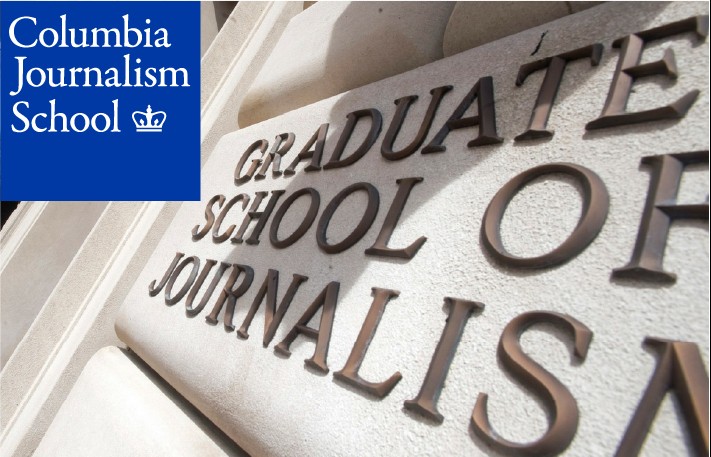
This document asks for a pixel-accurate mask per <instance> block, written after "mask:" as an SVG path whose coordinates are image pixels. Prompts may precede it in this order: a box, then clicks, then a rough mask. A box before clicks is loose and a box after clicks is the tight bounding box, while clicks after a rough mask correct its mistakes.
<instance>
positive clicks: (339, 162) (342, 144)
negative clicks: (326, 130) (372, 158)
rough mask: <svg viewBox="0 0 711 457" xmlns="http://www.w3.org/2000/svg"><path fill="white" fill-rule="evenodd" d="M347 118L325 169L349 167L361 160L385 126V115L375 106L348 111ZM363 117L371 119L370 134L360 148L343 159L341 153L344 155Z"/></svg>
mask: <svg viewBox="0 0 711 457" xmlns="http://www.w3.org/2000/svg"><path fill="white" fill-rule="evenodd" d="M346 118H347V119H348V121H347V122H346V126H345V127H343V132H341V136H340V137H339V138H338V143H336V149H334V150H333V155H332V156H331V160H329V161H328V163H327V164H325V165H324V166H323V169H324V170H331V169H334V168H341V167H347V166H349V165H353V164H354V163H356V162H357V161H359V160H360V159H361V157H363V156H364V155H365V153H366V152H368V150H369V149H370V148H371V147H372V146H373V144H374V143H375V140H377V139H378V135H380V129H381V128H382V127H383V115H382V114H380V111H378V110H377V109H373V108H370V109H361V110H358V111H353V112H352V113H348V116H346ZM363 118H369V119H370V130H369V131H368V135H366V137H365V138H364V139H363V142H362V143H361V145H360V146H358V149H356V150H355V151H353V153H352V154H351V155H350V156H348V157H346V158H345V159H341V155H343V151H344V150H345V148H346V145H347V144H348V142H349V141H350V139H351V135H353V130H354V129H355V126H356V124H357V123H358V121H359V120H361V119H363Z"/></svg>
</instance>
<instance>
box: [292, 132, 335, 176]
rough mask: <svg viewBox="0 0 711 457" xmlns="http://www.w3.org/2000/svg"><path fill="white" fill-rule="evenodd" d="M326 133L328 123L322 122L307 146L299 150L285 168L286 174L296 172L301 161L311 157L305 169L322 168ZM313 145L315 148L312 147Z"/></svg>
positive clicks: (315, 169) (316, 169)
mask: <svg viewBox="0 0 711 457" xmlns="http://www.w3.org/2000/svg"><path fill="white" fill-rule="evenodd" d="M326 133H328V123H326V124H321V126H320V127H319V128H318V130H316V132H315V133H314V134H313V136H312V137H311V139H310V140H309V141H308V143H306V146H304V148H303V149H302V150H301V152H299V154H298V155H297V156H296V158H295V159H294V161H293V162H291V165H289V167H288V168H287V169H286V170H284V175H285V176H290V175H294V174H296V166H297V165H298V164H299V162H301V161H303V160H307V159H311V163H310V164H308V165H307V166H306V168H304V171H318V170H320V169H321V156H322V155H323V145H324V143H326ZM311 146H313V149H311Z"/></svg>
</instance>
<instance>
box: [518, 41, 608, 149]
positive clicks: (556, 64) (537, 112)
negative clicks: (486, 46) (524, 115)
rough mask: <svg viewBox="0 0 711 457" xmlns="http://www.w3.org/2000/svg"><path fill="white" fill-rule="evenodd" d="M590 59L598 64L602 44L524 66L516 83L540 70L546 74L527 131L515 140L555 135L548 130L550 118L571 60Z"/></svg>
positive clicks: (522, 81)
mask: <svg viewBox="0 0 711 457" xmlns="http://www.w3.org/2000/svg"><path fill="white" fill-rule="evenodd" d="M587 57H589V58H590V64H591V65H592V66H593V67H596V66H598V64H599V63H600V58H601V57H602V45H601V44H599V43H596V44H591V45H590V46H585V47H583V48H578V49H575V50H574V51H569V52H564V53H563V54H558V55H557V56H553V57H547V58H545V59H541V60H537V61H535V62H530V63H527V64H524V65H521V68H519V70H518V76H517V77H516V85H517V86H519V87H520V86H521V85H523V83H524V81H526V78H527V77H528V75H530V74H531V73H534V72H537V71H539V70H544V69H545V70H546V75H545V76H544V78H543V84H541V89H540V91H539V92H538V98H537V99H536V104H535V105H534V107H533V113H531V120H530V121H529V122H528V128H527V129H526V131H525V132H523V133H522V134H520V135H518V136H517V137H516V138H514V141H524V140H536V139H540V138H550V137H552V136H553V133H554V132H553V131H552V130H547V129H546V125H547V124H548V118H549V117H550V114H551V109H552V108H553V104H554V103H555V97H556V95H558V88H559V87H560V83H561V81H562V80H563V73H564V72H565V67H566V66H567V65H568V62H571V61H573V60H578V59H584V58H587Z"/></svg>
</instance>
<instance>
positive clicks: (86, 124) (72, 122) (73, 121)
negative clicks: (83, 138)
mask: <svg viewBox="0 0 711 457" xmlns="http://www.w3.org/2000/svg"><path fill="white" fill-rule="evenodd" d="M78 117H80V118H82V119H84V128H83V129H81V130H80V129H79V128H77V125H76V119H77V118H78ZM69 125H70V126H71V127H72V130H74V131H75V132H86V131H87V130H88V129H89V126H90V125H91V121H89V116H87V115H86V114H84V113H76V114H75V115H74V116H72V117H71V118H70V119H69Z"/></svg>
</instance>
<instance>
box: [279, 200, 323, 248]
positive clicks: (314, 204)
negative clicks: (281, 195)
mask: <svg viewBox="0 0 711 457" xmlns="http://www.w3.org/2000/svg"><path fill="white" fill-rule="evenodd" d="M302 195H309V196H310V198H311V204H310V205H309V209H308V211H307V212H306V216H304V220H303V221H301V224H299V227H298V228H297V229H296V230H295V231H294V233H292V234H291V235H289V236H287V237H286V238H284V239H283V240H280V239H279V237H278V234H279V225H281V220H282V219H283V218H284V215H285V214H286V212H287V211H289V208H291V205H292V204H293V203H294V202H295V201H296V199H298V198H299V197H301V196H302ZM320 204H321V196H320V195H319V193H318V191H316V189H314V188H311V187H305V188H303V189H299V190H297V191H296V192H294V193H293V194H291V195H289V198H287V199H286V200H284V202H283V203H282V204H281V206H280V207H279V209H278V210H277V212H276V214H275V215H274V219H272V225H271V226H270V227H269V241H271V243H272V246H274V247H275V248H277V249H284V248H287V247H289V246H291V245H292V244H294V243H296V242H297V241H299V239H300V238H301V237H302V236H304V234H305V233H306V232H307V231H308V230H309V228H310V227H311V224H313V223H314V219H316V215H317V214H318V207H319V205H320Z"/></svg>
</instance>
